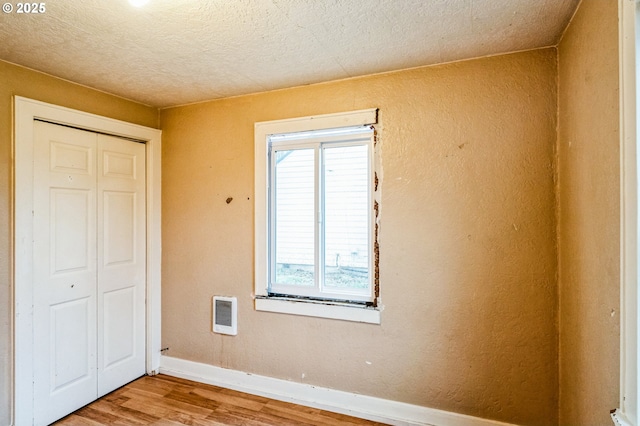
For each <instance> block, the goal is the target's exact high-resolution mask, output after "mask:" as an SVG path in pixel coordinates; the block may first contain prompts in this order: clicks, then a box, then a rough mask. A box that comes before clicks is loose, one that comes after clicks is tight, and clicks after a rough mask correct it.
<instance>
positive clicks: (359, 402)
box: [160, 356, 514, 426]
mask: <svg viewBox="0 0 640 426" xmlns="http://www.w3.org/2000/svg"><path fill="white" fill-rule="evenodd" d="M160 373H163V374H167V375H169V376H175V377H180V378H183V379H188V380H193V381H195V382H200V383H207V384H210V385H215V386H220V387H224V388H228V389H233V390H237V391H241V392H246V393H250V394H254V395H260V396H264V397H268V398H271V399H276V400H279V401H286V402H292V403H295V404H300V405H305V406H307V407H313V408H319V409H322V410H327V411H333V412H335V413H341V414H347V415H350V416H354V417H360V418H363V419H368V420H373V421H377V422H382V423H388V424H391V425H402V426H405V425H422V426H425V425H428V426H514V425H511V424H508V423H502V422H498V421H495V420H487V419H481V418H479V417H472V416H467V415H464V414H458V413H452V412H449V411H442V410H436V409H433V408H427V407H421V406H418V405H411V404H405V403H403V402H396V401H390V400H387V399H381V398H375V397H372V396H366V395H359V394H355V393H349V392H343V391H338V390H333V389H327V388H322V387H318V386H312V385H308V384H303V383H296V382H290V381H287V380H281V379H274V378H271V377H266V376H258V375H255V374H250V373H245V372H242V371H237V370H229V369H226V368H220V367H215V366H213V365H209V364H202V363H199V362H193V361H186V360H182V359H178V358H172V357H168V356H161V357H160Z"/></svg>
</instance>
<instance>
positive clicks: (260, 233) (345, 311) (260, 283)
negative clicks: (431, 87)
mask: <svg viewBox="0 0 640 426" xmlns="http://www.w3.org/2000/svg"><path fill="white" fill-rule="evenodd" d="M377 115H378V110H377V108H372V109H366V110H359V111H351V112H344V113H337V114H324V115H316V116H309V117H299V118H293V119H285V120H275V121H265V122H257V123H255V132H254V137H255V152H254V154H255V160H254V161H255V187H254V191H255V193H254V200H255V216H254V230H255V242H254V244H255V246H254V251H255V265H254V267H255V270H254V273H255V276H254V286H255V288H254V300H255V309H256V310H257V311H268V312H279V313H285V314H294V315H304V316H313V317H323V318H332V319H340V320H347V321H356V322H365V323H373V324H379V323H380V311H381V306H380V303H379V294H378V285H377V276H372V277H371V291H372V297H371V298H370V300H372V302H370V303H368V304H365V303H363V301H354V302H345V301H340V300H316V299H315V298H308V297H304V296H302V297H299V296H291V295H280V294H278V295H273V294H272V295H270V294H269V281H270V276H269V274H270V263H269V262H270V256H269V253H270V249H271V248H270V247H269V244H270V241H269V230H270V226H271V224H270V219H269V217H270V208H271V206H270V200H269V185H270V166H271V164H270V161H269V155H268V154H269V147H268V145H269V137H270V136H271V135H279V134H287V133H295V132H306V131H317V130H325V129H333V128H343V127H356V126H366V125H374V124H376V123H377ZM374 137H375V136H374ZM369 153H370V167H371V169H370V176H372V177H373V176H375V177H376V178H378V176H377V173H376V150H375V146H371V148H370V151H369ZM372 185H373V183H372ZM370 194H371V200H370V201H371V203H372V204H373V203H374V202H376V203H377V202H378V201H377V200H376V197H377V196H378V195H379V192H376V191H375V189H374V188H372V190H371V192H370ZM372 210H373V206H372ZM370 215H371V216H370V217H372V218H373V220H370V223H371V225H370V226H372V227H374V226H376V223H375V221H377V217H376V216H375V215H374V213H373V212H371V213H370ZM371 231H372V232H370V234H371V241H370V247H371V249H370V253H369V263H370V271H371V273H372V274H376V270H377V265H375V257H376V256H375V253H373V247H374V246H375V245H376V241H375V240H374V239H375V237H376V234H377V233H376V232H373V228H372V230H371Z"/></svg>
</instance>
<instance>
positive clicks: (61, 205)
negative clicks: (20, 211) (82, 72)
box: [33, 121, 146, 425]
mask: <svg viewBox="0 0 640 426" xmlns="http://www.w3.org/2000/svg"><path fill="white" fill-rule="evenodd" d="M34 150H35V152H34V159H35V160H34V212H33V220H34V246H33V249H34V262H33V263H34V271H33V286H34V288H33V294H34V303H33V309H34V315H33V321H34V324H33V329H34V345H33V347H34V353H33V375H34V384H33V385H34V402H33V404H34V424H35V425H46V424H49V423H51V422H53V421H55V420H57V419H59V418H61V417H64V416H65V415H67V414H69V413H71V412H73V411H75V410H76V409H78V408H80V407H82V406H83V405H86V404H88V403H89V402H91V401H93V400H95V399H97V398H99V397H101V396H103V395H105V394H107V393H109V392H111V391H112V390H114V389H116V388H118V387H120V386H122V385H124V384H126V383H128V382H130V381H131V380H134V379H136V378H138V377H140V376H142V375H143V374H144V373H145V270H146V259H145V253H146V248H145V241H146V236H145V232H146V229H145V224H146V220H145V147H144V144H142V143H137V142H133V141H129V140H125V139H121V138H117V137H113V136H107V135H103V134H96V133H92V132H89V131H85V130H78V129H74V128H69V127H64V126H60V125H55V124H50V123H44V122H39V121H35V122H34Z"/></svg>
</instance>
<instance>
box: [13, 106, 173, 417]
mask: <svg viewBox="0 0 640 426" xmlns="http://www.w3.org/2000/svg"><path fill="white" fill-rule="evenodd" d="M34 119H41V120H45V121H48V122H51V123H56V124H62V125H68V126H73V127H77V128H80V129H85V130H89V131H94V132H99V133H107V134H111V135H115V136H121V137H125V138H129V139H135V140H139V141H143V142H144V143H145V152H146V164H147V165H146V183H147V185H146V197H147V206H146V215H147V224H146V231H147V232H146V243H147V253H146V255H147V267H146V290H145V291H146V324H145V329H146V342H145V344H146V357H145V358H146V372H147V374H150V375H154V374H157V373H158V372H159V369H160V349H161V341H160V331H161V329H160V308H161V304H160V272H161V269H160V261H161V239H160V236H161V235H160V232H161V222H160V213H161V212H160V207H161V204H160V196H161V152H162V150H161V142H162V139H161V135H162V132H161V131H160V130H158V129H152V128H149V127H144V126H140V125H137V124H131V123H127V122H124V121H120V120H115V119H111V118H107V117H102V116H99V115H95V114H89V113H86V112H83V111H78V110H74V109H70V108H65V107H61V106H57V105H53V104H48V103H44V102H40V101H36V100H32V99H28V98H23V97H20V96H14V127H13V128H14V134H13V136H14V138H13V140H14V144H13V164H14V167H13V173H14V175H13V182H14V185H13V188H14V192H13V199H14V203H13V205H14V211H13V227H12V232H13V235H12V241H13V260H14V262H13V312H12V318H13V327H12V329H13V347H14V351H13V373H14V374H13V410H14V412H13V418H14V424H15V425H16V426H20V425H27V424H33V361H34V360H33V266H34V265H33V263H34V262H33V214H32V212H33V189H34V187H33V152H34V150H33V122H34Z"/></svg>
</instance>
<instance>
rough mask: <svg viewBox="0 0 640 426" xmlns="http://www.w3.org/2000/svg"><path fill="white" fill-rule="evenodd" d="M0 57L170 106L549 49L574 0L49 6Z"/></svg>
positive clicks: (61, 2) (1, 30)
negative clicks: (534, 49) (536, 49)
mask: <svg viewBox="0 0 640 426" xmlns="http://www.w3.org/2000/svg"><path fill="white" fill-rule="evenodd" d="M7 1H10V2H11V3H13V4H14V10H13V12H12V13H1V14H0V59H3V60H6V61H9V62H13V63H15V64H19V65H24V66H26V67H29V68H33V69H36V70H40V71H44V72H46V73H49V74H51V75H55V76H58V77H62V78H64V79H67V80H71V81H74V82H78V83H81V84H84V85H86V86H90V87H94V88H97V89H100V90H103V91H106V92H109V93H114V94H117V95H120V96H123V97H125V98H129V99H133V100H136V101H139V102H142V103H145V104H147V105H152V106H156V107H166V106H172V105H181V104H186V103H191V102H198V101H203V100H208V99H215V98H221V97H227V96H234V95H241V94H246V93H252V92H259V91H265V90H272V89H278V88H284V87H291V86H297V85H303V84H310V83H316V82H321V81H328V80H335V79H341V78H348V77H353V76H359V75H365V74H371V73H378V72H384V71H391V70H397V69H403V68H410V67H416V66H422V65H429V64H436V63H442V62H450V61H456V60H461V59H467V58H473V57H480V56H486V55H494V54H499V53H506V52H513V51H519V50H527V49H533V48H538V47H545V46H553V45H555V44H556V43H557V42H558V40H559V38H560V36H561V34H562V31H563V30H564V28H565V27H566V25H567V23H568V21H569V19H570V18H571V16H572V14H573V12H574V11H575V8H576V7H577V4H578V2H579V0H151V1H150V3H149V4H147V5H146V6H144V7H142V8H135V7H133V6H131V5H130V4H129V3H128V1H127V0H49V1H46V3H45V6H46V11H45V13H43V14H18V13H16V10H15V7H16V6H17V2H14V1H13V0H7Z"/></svg>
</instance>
